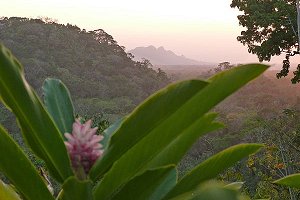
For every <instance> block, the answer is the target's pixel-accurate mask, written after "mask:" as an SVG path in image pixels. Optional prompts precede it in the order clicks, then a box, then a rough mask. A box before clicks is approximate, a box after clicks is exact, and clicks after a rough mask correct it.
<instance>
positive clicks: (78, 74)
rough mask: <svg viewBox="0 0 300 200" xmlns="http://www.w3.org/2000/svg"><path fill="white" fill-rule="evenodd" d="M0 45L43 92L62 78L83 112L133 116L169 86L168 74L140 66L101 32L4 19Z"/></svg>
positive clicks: (2, 20)
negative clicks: (52, 81) (48, 82)
mask: <svg viewBox="0 0 300 200" xmlns="http://www.w3.org/2000/svg"><path fill="white" fill-rule="evenodd" d="M0 42H1V43H3V44H4V45H5V46H7V47H8V48H9V49H11V51H12V52H13V54H14V55H16V57H18V59H19V60H20V61H21V62H22V64H23V65H24V68H25V71H26V75H27V79H28V80H29V82H30V84H31V85H32V86H33V87H34V88H35V89H37V90H38V91H39V92H40V91H41V90H40V88H41V86H42V83H43V81H44V79H45V78H47V77H55V78H58V79H61V80H62V81H63V82H64V83H65V84H66V85H67V86H68V88H69V89H70V91H71V94H72V95H73V97H74V98H75V104H76V105H75V106H76V107H77V111H78V112H82V113H85V114H91V113H95V112H102V113H106V114H108V115H119V114H122V113H123V114H124V113H128V112H129V111H131V110H132V109H133V108H134V107H135V106H136V105H137V104H138V103H140V102H141V101H142V100H144V99H145V98H146V97H148V96H149V95H150V94H152V93H153V92H154V91H156V90H158V89H159V88H161V87H163V86H165V85H166V84H167V83H168V82H169V80H168V78H167V76H166V74H165V73H164V72H163V71H160V72H156V71H154V70H153V69H151V68H149V66H150V63H149V62H147V61H145V62H135V61H133V60H132V55H130V54H127V53H126V52H125V48H124V47H122V46H119V45H118V44H117V42H116V41H115V40H114V39H113V37H112V36H111V35H109V34H108V33H106V32H105V31H104V30H102V29H98V30H94V31H86V30H85V29H80V28H79V27H77V26H73V25H71V24H67V25H63V24H58V23H56V22H54V21H53V20H49V19H47V20H42V19H29V18H19V17H11V18H6V17H2V18H1V19H0Z"/></svg>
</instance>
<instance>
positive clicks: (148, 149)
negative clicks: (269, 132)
mask: <svg viewBox="0 0 300 200" xmlns="http://www.w3.org/2000/svg"><path fill="white" fill-rule="evenodd" d="M266 69H267V67H266V66H265V65H259V64H251V65H244V66H239V67H236V68H234V69H230V70H228V71H224V72H222V73H219V74H217V75H215V76H213V77H211V78H209V79H208V80H206V81H202V80H188V81H183V82H179V83H175V84H173V85H170V86H168V87H166V88H164V89H162V90H160V91H158V92H157V93H155V94H154V95H152V96H151V97H149V98H148V99H147V100H146V101H145V102H144V103H142V104H141V105H140V106H138V107H137V108H136V109H135V110H134V111H133V112H132V113H131V114H130V115H128V116H126V117H125V118H123V119H122V120H119V121H117V122H116V123H114V124H112V125H111V126H110V127H109V128H107V129H106V130H105V131H104V132H103V134H102V136H99V135H96V134H95V133H96V128H91V122H90V121H88V122H85V123H84V124H82V122H81V121H80V120H79V119H78V120H75V118H74V109H73V104H72V101H71V97H70V94H69V92H68V90H67V88H66V87H65V86H64V84H63V83H62V82H61V81H59V80H56V79H47V80H46V81H45V84H44V86H43V93H44V104H43V103H42V102H41V100H40V99H39V97H38V96H37V94H36V93H35V91H34V90H33V89H32V87H31V86H30V85H29V84H28V83H27V81H26V79H25V76H24V72H23V67H22V66H21V64H20V63H19V62H18V61H17V60H16V58H15V57H14V56H13V55H12V54H11V53H10V52H9V51H8V50H7V49H6V48H5V47H3V46H0V99H1V101H2V102H3V103H4V105H6V106H7V107H8V108H9V109H10V110H11V111H12V112H13V113H14V114H15V116H16V118H17V121H18V124H19V127H20V129H21V131H22V135H23V137H24V139H25V141H26V143H27V145H28V146H29V147H30V148H31V149H32V151H33V152H34V153H35V154H36V155H37V156H38V157H39V158H41V159H42V160H44V163H45V166H46V168H47V170H48V172H49V173H50V175H51V176H52V177H53V178H54V179H55V180H56V181H57V182H59V183H60V184H61V185H62V189H61V192H60V193H59V194H58V195H57V196H56V197H54V196H53V195H52V194H51V192H50V191H49V188H47V184H46V183H45V180H44V179H43V178H42V177H41V176H40V174H39V173H38V171H37V170H36V169H35V167H34V165H33V164H32V163H31V162H30V161H29V159H28V158H27V157H26V155H25V153H24V152H23V150H22V149H21V148H20V147H19V146H18V145H17V144H16V142H15V141H14V140H13V139H12V138H11V136H10V135H9V134H8V133H7V131H6V130H5V129H4V128H3V127H2V125H1V126H0V160H1V162H0V172H2V173H3V174H4V175H5V176H6V177H7V179H8V180H9V181H10V183H11V184H12V185H13V186H14V188H15V190H16V191H17V193H18V195H17V194H11V193H12V190H11V189H10V188H9V187H6V186H5V185H4V186H5V187H4V186H2V185H0V195H1V194H3V193H4V194H9V195H10V196H9V198H10V199H20V198H22V199H26V200H31V199H43V200H48V199H49V200H53V199H62V200H77V199H78V200H82V199H85V200H92V199H95V200H98V199H102V200H104V199H153V200H154V199H155V200H159V199H205V200H209V199H224V200H226V199H230V200H232V199H240V198H241V196H240V195H239V193H238V192H237V190H236V188H237V187H236V185H227V186H224V185H223V184H220V183H216V182H211V181H210V180H211V179H213V178H215V177H216V176H217V175H218V174H219V173H220V172H222V171H224V170H225V169H226V168H228V167H230V166H232V165H233V164H234V163H236V162H237V161H239V160H240V159H242V158H244V157H247V156H248V155H250V154H253V153H255V152H256V151H257V150H259V149H260V148H261V146H262V145H260V144H239V145H236V146H233V147H230V148H228V149H226V150H224V151H222V152H220V153H218V154H216V155H214V156H212V157H210V158H209V159H207V160H206V161H203V162H202V163H200V165H198V166H197V167H195V168H194V169H193V170H191V171H190V172H189V173H187V174H186V175H184V176H183V177H182V178H181V179H180V180H177V172H176V165H177V164H178V163H179V161H180V160H181V158H182V157H183V156H184V154H185V153H186V152H187V151H188V149H189V148H190V147H191V146H192V144H193V143H194V142H195V141H196V140H197V139H198V138H199V137H200V136H203V135H204V134H206V133H208V132H210V131H213V130H216V129H219V128H222V127H223V125H222V124H221V123H219V122H216V121H215V118H216V117H217V114H216V113H210V112H209V111H210V110H211V109H212V108H213V107H214V106H215V105H216V104H218V103H219V102H220V101H222V100H223V99H224V98H226V97H227V96H229V95H230V94H232V93H233V92H235V91H236V90H238V89H239V88H240V87H242V86H243V85H245V84H246V83H247V82H249V81H250V80H252V79H254V78H255V77H257V76H258V75H260V74H261V73H262V72H263V71H265V70H266ZM70 133H72V134H70ZM102 137H104V139H102ZM100 140H101V142H100V143H101V145H102V149H100V148H101V146H100V145H99V143H98V142H99V141H100ZM76 145H79V146H76ZM79 147H80V148H81V150H78V149H76V148H79ZM97 157H99V158H98V159H97V160H96V161H95V159H96V158H97ZM94 161H95V163H94ZM208 181H209V182H208ZM2 198H4V197H1V196H0V199H2Z"/></svg>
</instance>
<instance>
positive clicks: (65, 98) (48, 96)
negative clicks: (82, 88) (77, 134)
mask: <svg viewBox="0 0 300 200" xmlns="http://www.w3.org/2000/svg"><path fill="white" fill-rule="evenodd" d="M43 95H44V102H45V106H46V108H47V110H48V112H49V114H50V115H51V116H52V118H53V120H54V121H55V123H56V125H57V127H58V128H59V130H60V133H61V134H62V135H63V134H64V133H71V132H72V125H73V123H74V121H75V119H74V108H73V103H72V100H71V95H70V93H69V90H68V89H67V88H66V86H65V85H64V84H63V83H62V82H61V81H60V80H58V79H52V78H47V79H46V80H45V82H44V85H43Z"/></svg>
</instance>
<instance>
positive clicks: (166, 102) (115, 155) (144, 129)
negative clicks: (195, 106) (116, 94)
mask: <svg viewBox="0 0 300 200" xmlns="http://www.w3.org/2000/svg"><path fill="white" fill-rule="evenodd" d="M206 85H207V83H206V82H203V81H199V80H190V81H183V82H181V83H177V84H173V85H170V86H168V87H167V88H165V89H162V90H160V91H158V92H157V93H156V94H154V95H152V96H151V97H150V98H148V99H147V100H146V101H145V102H144V103H143V104H141V105H140V106H139V107H138V108H136V109H135V110H134V111H133V113H132V114H131V115H130V116H129V117H127V118H126V120H125V121H124V122H123V123H122V125H121V127H120V128H119V129H118V130H117V131H116V133H115V134H114V135H113V136H112V138H111V140H110V144H109V148H108V149H107V150H106V151H105V152H104V155H103V157H102V158H101V160H98V161H97V162H96V163H95V165H94V166H93V167H92V169H91V170H90V173H89V175H90V177H91V179H92V180H96V179H97V178H98V177H99V176H102V175H103V174H104V173H105V172H106V171H107V170H108V169H109V168H110V167H111V165H112V164H113V163H114V162H115V161H116V160H117V159H119V158H120V157H121V156H122V155H123V154H124V153H125V152H126V151H128V150H129V149H130V148H131V147H133V146H134V145H135V144H137V143H138V142H139V141H140V140H142V139H143V138H144V137H145V136H147V135H148V134H149V133H150V132H151V131H152V130H153V129H154V128H155V127H157V126H158V125H159V124H160V123H162V122H163V121H164V120H165V119H168V117H170V116H171V115H172V114H173V113H174V112H175V111H176V110H177V109H178V107H179V106H180V105H182V104H184V103H185V102H187V101H188V100H189V99H190V98H191V97H192V96H194V95H195V94H196V93H197V92H199V91H200V90H201V89H202V88H203V87H205V86H206Z"/></svg>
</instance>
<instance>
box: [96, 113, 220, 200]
mask: <svg viewBox="0 0 300 200" xmlns="http://www.w3.org/2000/svg"><path fill="white" fill-rule="evenodd" d="M215 116H216V115H215V114H208V115H205V116H204V117H202V118H200V119H198V120H197V121H196V122H195V123H193V124H192V125H191V126H190V127H189V128H187V129H186V130H183V131H182V132H179V133H181V134H180V135H178V136H176V135H174V133H176V132H172V133H173V134H169V135H164V134H163V135H162V134H161V132H159V131H157V132H154V133H155V134H150V135H148V136H147V137H145V138H144V139H143V140H142V141H140V142H139V143H138V144H137V145H135V146H134V147H132V148H131V149H130V150H129V151H128V152H127V153H126V154H125V155H124V156H122V157H121V158H120V159H119V160H118V161H117V162H116V163H115V164H114V165H113V167H112V168H111V170H110V171H108V172H107V174H106V175H105V176H104V177H103V179H102V181H101V182H100V184H99V185H98V186H97V187H96V190H95V194H96V196H97V197H101V199H106V198H107V199H109V198H110V197H109V196H110V195H112V194H113V193H114V190H119V188H118V187H120V186H121V185H122V184H124V183H126V182H127V181H128V180H130V178H131V177H134V176H136V175H138V174H140V173H143V172H144V171H145V170H147V169H151V168H158V167H161V166H163V165H169V164H177V163H178V162H179V160H180V158H181V157H182V156H183V155H184V153H185V152H186V150H187V149H188V147H190V146H191V144H192V143H191V142H190V140H189V139H187V137H181V136H183V135H189V136H191V138H192V139H193V138H195V136H197V135H198V136H199V135H201V134H203V133H204V131H205V130H208V129H209V128H208V127H209V126H210V125H211V123H212V120H213V119H214V118H215ZM176 145H177V146H176ZM175 147H176V148H175ZM174 148H175V151H174ZM164 159H165V160H164ZM124 169H126V171H124ZM116 175H117V177H118V179H115V178H114V177H115V176H116Z"/></svg>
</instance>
